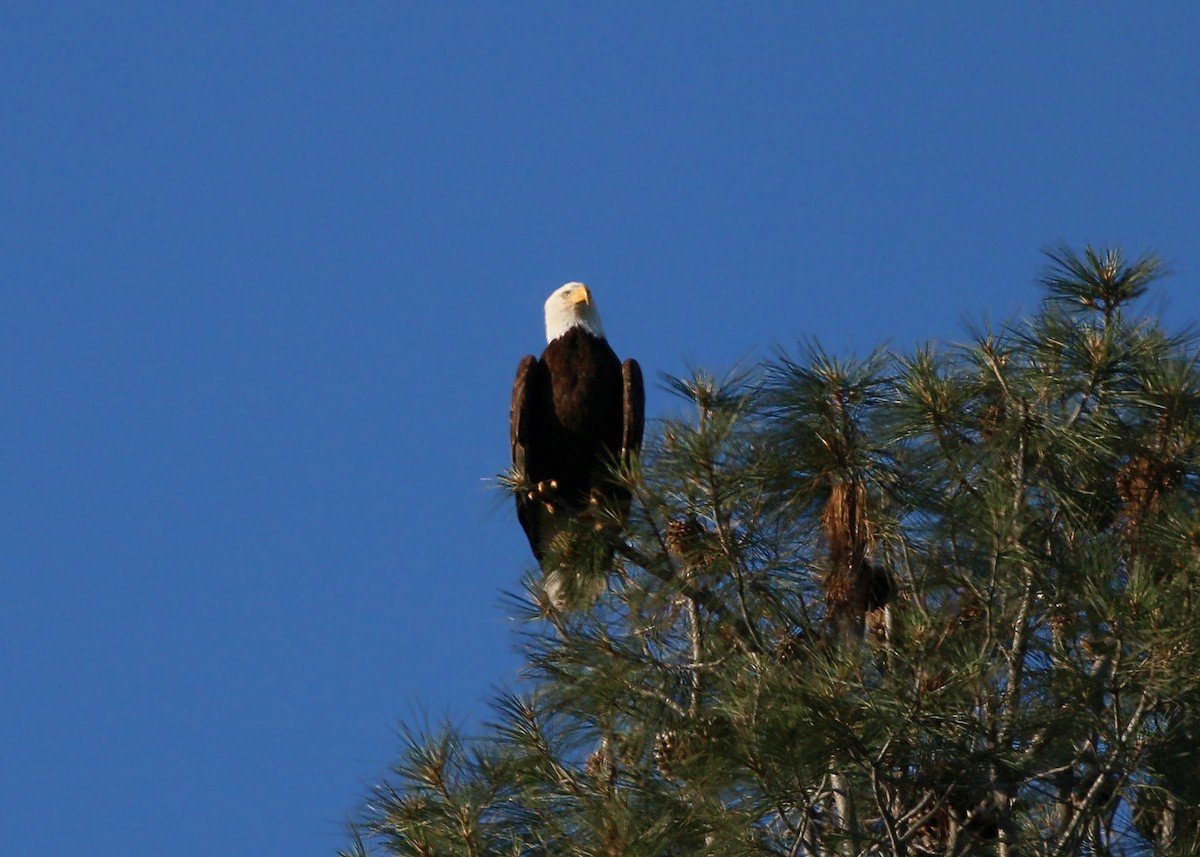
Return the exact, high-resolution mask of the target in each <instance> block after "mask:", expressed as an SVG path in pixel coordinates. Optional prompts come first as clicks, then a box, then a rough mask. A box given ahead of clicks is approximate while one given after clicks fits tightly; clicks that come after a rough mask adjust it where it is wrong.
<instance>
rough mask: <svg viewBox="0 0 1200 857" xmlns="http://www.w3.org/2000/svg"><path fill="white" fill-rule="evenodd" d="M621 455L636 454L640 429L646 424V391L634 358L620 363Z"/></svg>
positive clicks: (640, 438) (640, 371) (640, 434)
mask: <svg viewBox="0 0 1200 857" xmlns="http://www.w3.org/2000/svg"><path fill="white" fill-rule="evenodd" d="M621 406H622V407H621V414H622V422H621V455H623V456H624V455H629V454H630V453H633V454H636V453H637V451H638V450H639V449H641V448H642V429H643V428H645V425H646V391H645V389H644V388H643V387H642V367H640V366H638V364H637V361H636V360H632V359H631V360H626V361H625V362H624V363H622V364H621Z"/></svg>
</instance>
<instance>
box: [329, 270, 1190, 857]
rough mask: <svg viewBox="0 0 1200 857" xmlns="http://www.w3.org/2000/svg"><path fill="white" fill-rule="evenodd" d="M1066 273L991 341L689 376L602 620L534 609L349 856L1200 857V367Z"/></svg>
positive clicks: (1104, 275)
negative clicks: (485, 710)
mask: <svg viewBox="0 0 1200 857" xmlns="http://www.w3.org/2000/svg"><path fill="white" fill-rule="evenodd" d="M1048 258H1049V262H1048V269H1047V273H1046V275H1045V277H1044V280H1043V284H1044V286H1045V290H1046V299H1045V301H1044V303H1043V305H1042V306H1041V307H1040V309H1039V310H1038V312H1037V313H1036V314H1035V315H1034V316H1033V317H1032V318H1030V319H1028V320H1024V321H1014V322H1012V323H1009V324H1006V325H1004V326H1002V327H1000V328H998V329H995V330H993V329H991V328H989V327H981V328H980V329H978V330H974V331H972V332H971V334H970V337H969V341H968V342H967V343H966V344H962V345H956V346H953V347H935V346H933V345H927V346H924V347H921V348H918V349H916V350H915V351H914V352H913V353H912V354H909V355H899V356H898V355H892V354H888V353H886V352H884V351H879V352H876V353H874V354H872V355H870V356H869V357H867V358H866V359H863V360H850V359H847V360H841V359H836V358H834V357H831V356H830V355H828V354H826V353H825V352H824V351H822V350H821V349H820V347H819V346H817V345H815V344H809V345H806V346H802V347H801V348H800V349H798V351H797V353H796V354H790V355H789V354H784V353H781V354H779V355H777V357H776V358H775V359H774V360H772V361H770V362H769V363H768V364H766V365H764V366H762V367H759V368H757V369H755V370H754V371H753V372H749V373H743V374H735V375H731V376H729V377H725V378H723V379H718V378H716V377H714V376H712V375H709V374H706V373H704V372H694V373H693V374H692V375H691V377H688V378H683V379H671V380H670V385H671V387H672V388H673V389H674V391H675V392H676V393H678V394H679V396H680V397H681V398H682V399H683V400H684V401H685V402H686V405H685V406H684V407H685V414H686V415H685V416H681V417H678V418H669V419H665V420H662V421H661V422H660V423H658V424H657V427H656V428H655V430H654V431H653V433H652V436H651V437H650V438H648V440H647V444H646V448H645V450H644V454H643V460H642V462H641V463H640V465H639V466H638V467H636V468H631V469H629V470H628V471H627V472H623V473H622V474H620V475H621V477H622V478H623V480H624V482H625V484H627V485H628V487H629V489H630V491H631V493H632V494H633V496H634V506H633V511H632V513H631V515H630V517H629V519H628V520H627V521H626V529H625V532H624V533H623V534H622V540H621V542H620V544H619V545H618V552H619V557H620V559H621V561H620V562H619V564H618V567H616V568H615V569H614V570H613V571H612V573H611V575H610V576H609V580H608V586H607V588H606V589H605V591H604V592H603V593H602V594H601V595H600V596H599V597H598V598H595V599H590V600H589V601H588V603H586V604H584V605H582V606H580V607H578V608H576V609H571V610H558V609H556V608H554V607H552V606H550V605H548V604H547V602H546V599H544V598H540V597H539V592H540V583H539V581H538V580H537V579H534V578H531V579H529V580H528V581H527V582H526V584H527V592H526V594H525V596H524V597H521V598H514V599H513V602H512V603H513V608H514V610H518V611H521V613H522V615H523V617H524V618H525V619H526V620H527V621H528V624H527V628H528V631H527V634H526V636H525V638H524V650H525V653H526V655H527V669H526V674H527V680H526V681H525V682H524V683H523V685H522V686H521V688H520V690H519V692H513V693H509V694H505V695H502V696H501V697H500V698H498V699H497V700H496V701H495V716H494V720H493V722H492V723H491V724H490V725H489V726H488V727H487V728H486V730H485V731H484V734H483V735H480V736H476V737H467V736H464V735H461V734H458V733H456V732H455V730H453V729H450V728H446V729H444V730H441V731H434V732H431V733H418V732H412V733H410V734H408V735H407V736H406V743H407V746H406V748H405V751H404V754H403V756H402V758H401V760H400V762H399V763H398V764H397V765H396V768H395V776H394V778H393V779H392V780H391V781H389V782H388V783H386V784H384V785H382V786H380V788H379V789H378V790H377V792H376V793H375V794H374V795H373V797H372V798H371V800H370V802H369V807H368V811H367V812H366V814H365V817H364V819H363V821H362V823H361V825H360V830H359V833H361V835H362V838H361V839H357V838H356V842H355V844H354V846H353V848H352V849H351V852H350V853H355V854H367V853H378V854H395V855H439V857H440V855H464V857H483V856H484V855H497V856H498V855H531V857H532V855H546V857H553V855H595V856H596V857H616V855H621V856H622V857H665V856H666V855H680V857H683V855H687V857H693V855H731V857H733V855H780V857H782V855H789V857H799V855H844V857H851V855H897V857H899V855H926V854H936V855H973V854H989V855H990V854H996V855H1004V857H1008V856H1009V855H1018V854H1020V855H1028V854H1032V855H1047V857H1049V855H1076V854H1090V855H1091V854H1094V855H1104V854H1114V855H1115V854H1152V853H1153V854H1164V855H1166V854H1180V855H1183V854H1194V853H1200V750H1197V741H1198V740H1200V589H1198V585H1200V516H1198V514H1197V512H1198V509H1197V502H1198V499H1200V362H1198V361H1200V350H1198V348H1197V344H1198V341H1200V340H1198V337H1197V336H1196V335H1194V334H1192V333H1185V334H1180V335H1172V334H1170V333H1168V332H1166V331H1165V330H1164V329H1163V327H1162V326H1161V324H1160V323H1158V322H1157V321H1156V320H1154V319H1150V318H1144V317H1140V316H1138V315H1137V314H1136V309H1135V305H1136V302H1137V299H1138V298H1140V297H1141V296H1143V295H1144V293H1145V292H1146V290H1147V287H1148V285H1149V284H1150V283H1151V282H1153V281H1154V280H1155V279H1156V278H1157V277H1158V276H1160V275H1161V273H1162V266H1161V264H1160V263H1159V262H1158V260H1157V259H1155V258H1153V257H1143V258H1140V259H1136V260H1134V261H1131V262H1127V261H1126V260H1125V259H1124V258H1123V256H1122V254H1121V253H1120V252H1119V251H1115V250H1114V251H1096V250H1093V249H1092V248H1087V249H1085V251H1084V252H1083V253H1082V254H1077V253H1075V252H1073V251H1071V250H1070V249H1067V248H1056V249H1054V250H1051V251H1049V253H1048ZM581 537H585V536H582V535H581ZM592 537H596V538H599V537H609V538H611V537H612V536H611V533H606V534H603V535H602V536H598V535H593V536H592Z"/></svg>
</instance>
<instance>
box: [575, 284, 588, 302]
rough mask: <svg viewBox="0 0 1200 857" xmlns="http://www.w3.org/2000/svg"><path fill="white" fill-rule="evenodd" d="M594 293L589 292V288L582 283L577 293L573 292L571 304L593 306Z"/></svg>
mask: <svg viewBox="0 0 1200 857" xmlns="http://www.w3.org/2000/svg"><path fill="white" fill-rule="evenodd" d="M591 302H592V293H591V292H590V291H588V287H587V286H585V285H583V284H582V283H581V284H580V285H579V287H578V288H576V289H575V291H573V292H571V303H573V304H591Z"/></svg>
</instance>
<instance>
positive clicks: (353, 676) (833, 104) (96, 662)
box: [0, 0, 1200, 857]
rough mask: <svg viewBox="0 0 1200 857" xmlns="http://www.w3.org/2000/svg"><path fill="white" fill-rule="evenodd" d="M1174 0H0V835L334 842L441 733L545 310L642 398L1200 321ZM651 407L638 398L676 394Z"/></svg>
mask: <svg viewBox="0 0 1200 857" xmlns="http://www.w3.org/2000/svg"><path fill="white" fill-rule="evenodd" d="M1198 41H1200V6H1196V5H1195V4H1194V3H1190V2H1161V3H1153V4H1139V6H1138V8H1135V7H1134V6H1133V5H1131V4H1117V3H1087V4H1085V3H1059V4H1033V3H1006V4H991V8H985V5H984V4H951V3H925V4H899V3H896V4H858V3H837V4H800V3H796V4H783V3H772V4H767V3H760V4H732V3H726V4H718V3H682V2H658V3H643V4H635V3H610V4H590V5H587V4H567V3H559V4H550V3H528V4H484V3H442V2H439V3H423V4H416V3H396V2H387V3H385V2H351V3H346V2H343V3H332V2H329V3H312V2H288V3H278V2H263V3H215V2H206V3H199V2H180V3H128V2H118V0H110V2H106V3H78V2H70V0H64V2H58V3H41V2H39V3H30V2H22V1H21V0H17V1H16V2H9V3H6V4H5V5H4V9H3V10H2V11H0V116H2V117H3V127H2V128H0V357H2V359H3V365H5V366H6V367H7V371H5V372H4V373H2V374H0V402H2V403H3V405H2V406H3V417H0V513H2V514H0V579H2V581H3V591H4V594H3V596H2V597H0V688H3V702H0V759H2V760H3V761H2V762H0V806H3V807H4V809H3V812H0V852H3V853H5V854H22V853H35V852H40V851H45V850H48V849H49V850H61V849H64V848H65V849H67V850H78V849H80V848H83V849H84V850H86V851H88V853H92V854H98V855H109V854H112V855H116V854H120V855H124V857H150V855H158V854H161V853H163V852H164V851H165V852H168V853H171V854H173V855H175V857H193V855H195V857H201V855H205V857H207V855H212V854H233V853H237V854H249V853H265V854H289V855H322V854H323V855H329V854H332V853H333V852H334V851H335V850H336V849H337V848H338V847H340V846H342V845H343V844H344V841H345V840H344V832H343V825H344V823H345V820H346V818H347V817H348V816H350V815H352V814H353V813H354V812H356V811H357V809H358V808H359V806H360V805H361V801H362V799H363V797H364V796H365V794H366V791H367V788H368V787H369V785H370V784H371V783H373V782H374V781H376V780H377V779H378V778H379V777H380V776H382V775H383V773H384V772H385V770H386V767H387V765H388V763H389V761H390V760H391V759H392V758H393V757H394V756H395V754H396V752H397V750H398V748H399V741H398V740H397V738H396V736H395V734H394V729H395V723H396V722H397V720H411V719H413V713H414V711H415V710H418V709H420V708H424V709H426V710H428V712H430V715H431V716H432V717H433V718H434V719H437V718H439V717H441V716H442V715H443V714H449V715H450V716H452V717H453V718H454V719H456V720H458V721H459V722H462V723H465V724H467V725H468V726H470V725H471V724H473V723H476V722H477V721H478V718H480V717H482V716H485V714H486V700H487V699H488V698H489V696H490V693H491V688H493V687H495V686H497V685H500V684H504V683H506V682H509V681H511V680H512V679H513V678H514V676H515V671H516V668H517V666H518V663H519V661H518V659H517V657H516V655H515V654H514V652H513V642H514V640H513V636H512V632H513V626H512V624H511V623H510V622H509V621H508V620H507V619H506V616H505V611H504V609H503V607H502V605H501V603H500V593H501V591H502V590H505V589H512V588H514V587H515V585H516V581H517V580H518V579H519V577H520V575H521V573H522V570H523V569H524V568H526V567H527V566H529V565H530V563H531V561H532V560H531V558H530V557H529V556H528V553H527V546H526V544H525V540H524V537H523V536H522V534H521V532H520V530H519V528H518V526H517V524H516V521H515V517H514V515H513V514H512V513H511V512H510V510H509V508H508V506H507V504H502V503H500V502H499V500H498V498H497V492H496V491H495V490H493V489H489V488H488V487H487V486H488V483H487V480H488V478H489V477H491V476H492V475H493V474H495V473H497V472H498V471H500V470H502V469H503V468H504V467H505V466H506V464H507V461H506V457H507V454H508V450H507V443H508V441H507V435H506V433H507V422H506V421H507V409H508V397H509V393H510V389H511V382H512V374H513V372H514V370H515V368H516V365H517V362H518V360H519V358H520V357H521V356H522V355H523V354H525V353H526V352H530V351H537V350H540V348H541V347H542V344H543V340H542V320H541V306H542V302H543V301H544V300H545V297H546V296H547V295H548V294H549V292H550V291H552V290H553V289H554V288H555V287H557V286H558V285H560V284H562V283H563V282H566V281H568V280H583V281H585V282H587V283H588V284H589V285H590V286H592V287H593V290H594V293H595V295H596V298H597V301H598V303H599V306H600V308H601V311H602V312H603V314H604V319H605V325H606V327H607V329H608V333H609V338H610V340H611V341H612V343H613V345H614V347H615V348H616V350H617V351H618V353H619V354H621V355H622V356H623V357H624V356H636V357H637V358H638V359H639V360H640V361H641V363H642V366H643V368H644V370H645V371H646V372H647V374H648V375H649V376H650V377H657V376H658V374H659V373H662V372H669V373H676V374H678V373H681V372H683V371H684V369H685V366H687V365H689V364H692V365H697V366H703V367H706V368H709V369H713V370H716V371H718V372H719V371H721V370H723V369H726V368H728V367H730V366H731V365H732V364H734V363H735V362H736V361H738V360H739V359H753V358H755V357H756V356H760V355H762V354H764V353H767V352H768V350H769V349H770V348H771V346H773V345H776V344H778V345H783V346H785V347H786V346H790V345H792V344H794V343H795V342H796V341H797V340H798V339H800V338H802V337H817V338H818V339H820V340H821V341H822V343H823V344H824V345H825V346H826V347H827V348H828V349H829V350H831V351H834V352H836V353H841V354H845V353H848V352H852V351H853V352H858V353H863V352H866V351H869V350H870V349H871V348H872V347H874V346H875V345H877V344H879V343H881V342H885V341H888V342H891V343H892V344H893V345H894V346H896V347H897V348H904V347H907V346H908V345H910V344H911V343H913V342H915V341H918V340H924V339H927V338H938V339H954V338H956V337H959V336H960V335H961V334H962V331H963V326H962V321H963V319H964V318H978V317H979V316H980V315H982V314H983V313H985V312H988V313H990V314H991V315H992V316H993V317H997V318H999V317H1005V316H1008V315H1010V314H1013V313H1016V312H1019V311H1020V310H1021V308H1022V307H1026V308H1028V307H1031V306H1033V305H1034V303H1035V302H1036V300H1037V296H1038V291H1037V289H1036V287H1035V285H1034V281H1035V279H1036V276H1037V273H1038V271H1039V268H1040V266H1041V264H1042V263H1041V259H1040V256H1039V253H1038V251H1039V248H1041V247H1043V246H1046V245H1048V244H1052V243H1055V242H1059V241H1067V242H1069V243H1071V244H1074V245H1077V246H1078V245H1081V244H1082V243H1083V242H1085V241H1090V242H1093V243H1098V244H1105V243H1112V244H1120V245H1122V246H1124V247H1126V248H1127V249H1128V250H1129V251H1130V252H1132V253H1135V254H1136V253H1138V252H1141V251H1144V250H1148V249H1154V250H1157V251H1158V252H1160V253H1161V254H1162V255H1163V256H1164V257H1166V259H1167V260H1168V262H1169V263H1170V265H1171V267H1172V269H1173V270H1174V272H1175V274H1174V276H1173V277H1172V278H1171V279H1170V280H1168V281H1167V282H1166V283H1165V284H1164V286H1163V288H1162V289H1161V290H1160V291H1159V292H1158V293H1157V294H1156V297H1155V304H1154V306H1155V307H1156V308H1157V309H1159V310H1160V311H1162V312H1164V313H1165V314H1166V316H1167V317H1168V319H1170V320H1171V321H1172V323H1174V324H1177V325H1182V324H1184V323H1186V322H1195V321H1200V297H1198V296H1197V293H1196V290H1195V288H1196V285H1197V284H1200V276H1198V270H1197V269H1198V266H1200V230H1198V226H1200V217H1198V215H1200V168H1198V166H1197V162H1198V158H1197V155H1198V150H1197V142H1196V141H1197V140H1198V139H1200V54H1198V53H1197V51H1196V44H1197V42H1198ZM672 407H673V405H672V402H671V400H670V399H669V397H668V396H667V394H665V393H664V392H662V390H661V389H658V388H655V389H654V390H652V391H651V392H650V397H649V402H648V411H649V414H650V416H651V417H653V416H659V415H662V414H664V413H666V412H668V411H669V409H670V408H672Z"/></svg>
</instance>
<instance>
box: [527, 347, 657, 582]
mask: <svg viewBox="0 0 1200 857" xmlns="http://www.w3.org/2000/svg"><path fill="white" fill-rule="evenodd" d="M644 408H645V393H644V390H643V387H642V372H641V369H640V368H639V367H638V365H637V362H636V361H633V360H626V361H625V363H624V364H622V363H621V361H620V360H619V359H618V358H617V355H616V354H615V353H614V352H613V350H612V348H611V347H610V346H609V344H608V342H607V341H606V340H604V339H602V338H600V337H597V336H593V335H592V334H590V333H588V332H586V331H585V330H584V329H583V328H581V327H573V328H571V329H570V330H568V331H567V332H566V333H565V334H563V335H562V336H560V337H558V338H557V339H555V340H554V341H553V342H551V343H550V344H549V345H547V346H546V350H545V351H543V352H542V356H541V358H540V359H535V358H534V357H533V355H529V356H527V357H525V358H524V359H523V360H522V361H521V364H520V366H518V367H517V377H516V380H515V382H514V383H513V399H512V410H511V412H510V415H509V426H510V438H511V441H512V456H513V466H514V467H515V468H516V470H517V471H518V472H519V473H523V474H524V477H525V481H526V483H527V484H528V485H529V486H536V485H538V484H539V483H548V482H550V481H551V480H554V481H555V482H557V484H558V488H557V490H555V491H554V492H553V495H552V496H550V497H548V498H546V499H548V500H551V501H552V502H550V504H549V505H550V506H551V507H553V506H555V505H556V504H557V505H560V506H561V507H562V508H561V509H558V508H548V507H547V503H546V502H544V501H543V499H541V498H534V499H530V498H529V496H528V493H527V492H524V491H522V492H518V494H517V517H518V519H520V521H521V526H522V528H523V529H524V530H525V535H526V536H527V537H528V538H529V546H530V548H532V549H533V553H534V556H536V557H537V558H538V561H539V562H541V560H542V558H543V556H544V554H545V546H546V544H547V542H548V540H549V539H550V538H551V537H552V536H553V532H554V527H553V526H552V523H553V522H552V518H553V517H554V516H555V515H557V514H563V513H566V514H570V513H573V512H577V511H578V510H580V509H583V508H586V507H587V506H588V504H589V502H590V501H591V499H592V497H593V496H597V498H598V499H602V500H608V501H619V502H620V501H623V503H625V504H627V503H628V498H627V497H624V498H623V497H621V496H620V494H621V492H620V489H618V488H617V487H615V486H613V485H612V484H611V483H610V481H609V480H606V479H605V474H606V473H607V472H608V470H609V468H610V467H611V466H612V464H613V462H615V461H616V460H617V456H618V455H629V454H636V452H637V450H638V448H639V447H640V446H641V443H642V428H643V423H644ZM593 492H595V495H593Z"/></svg>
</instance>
